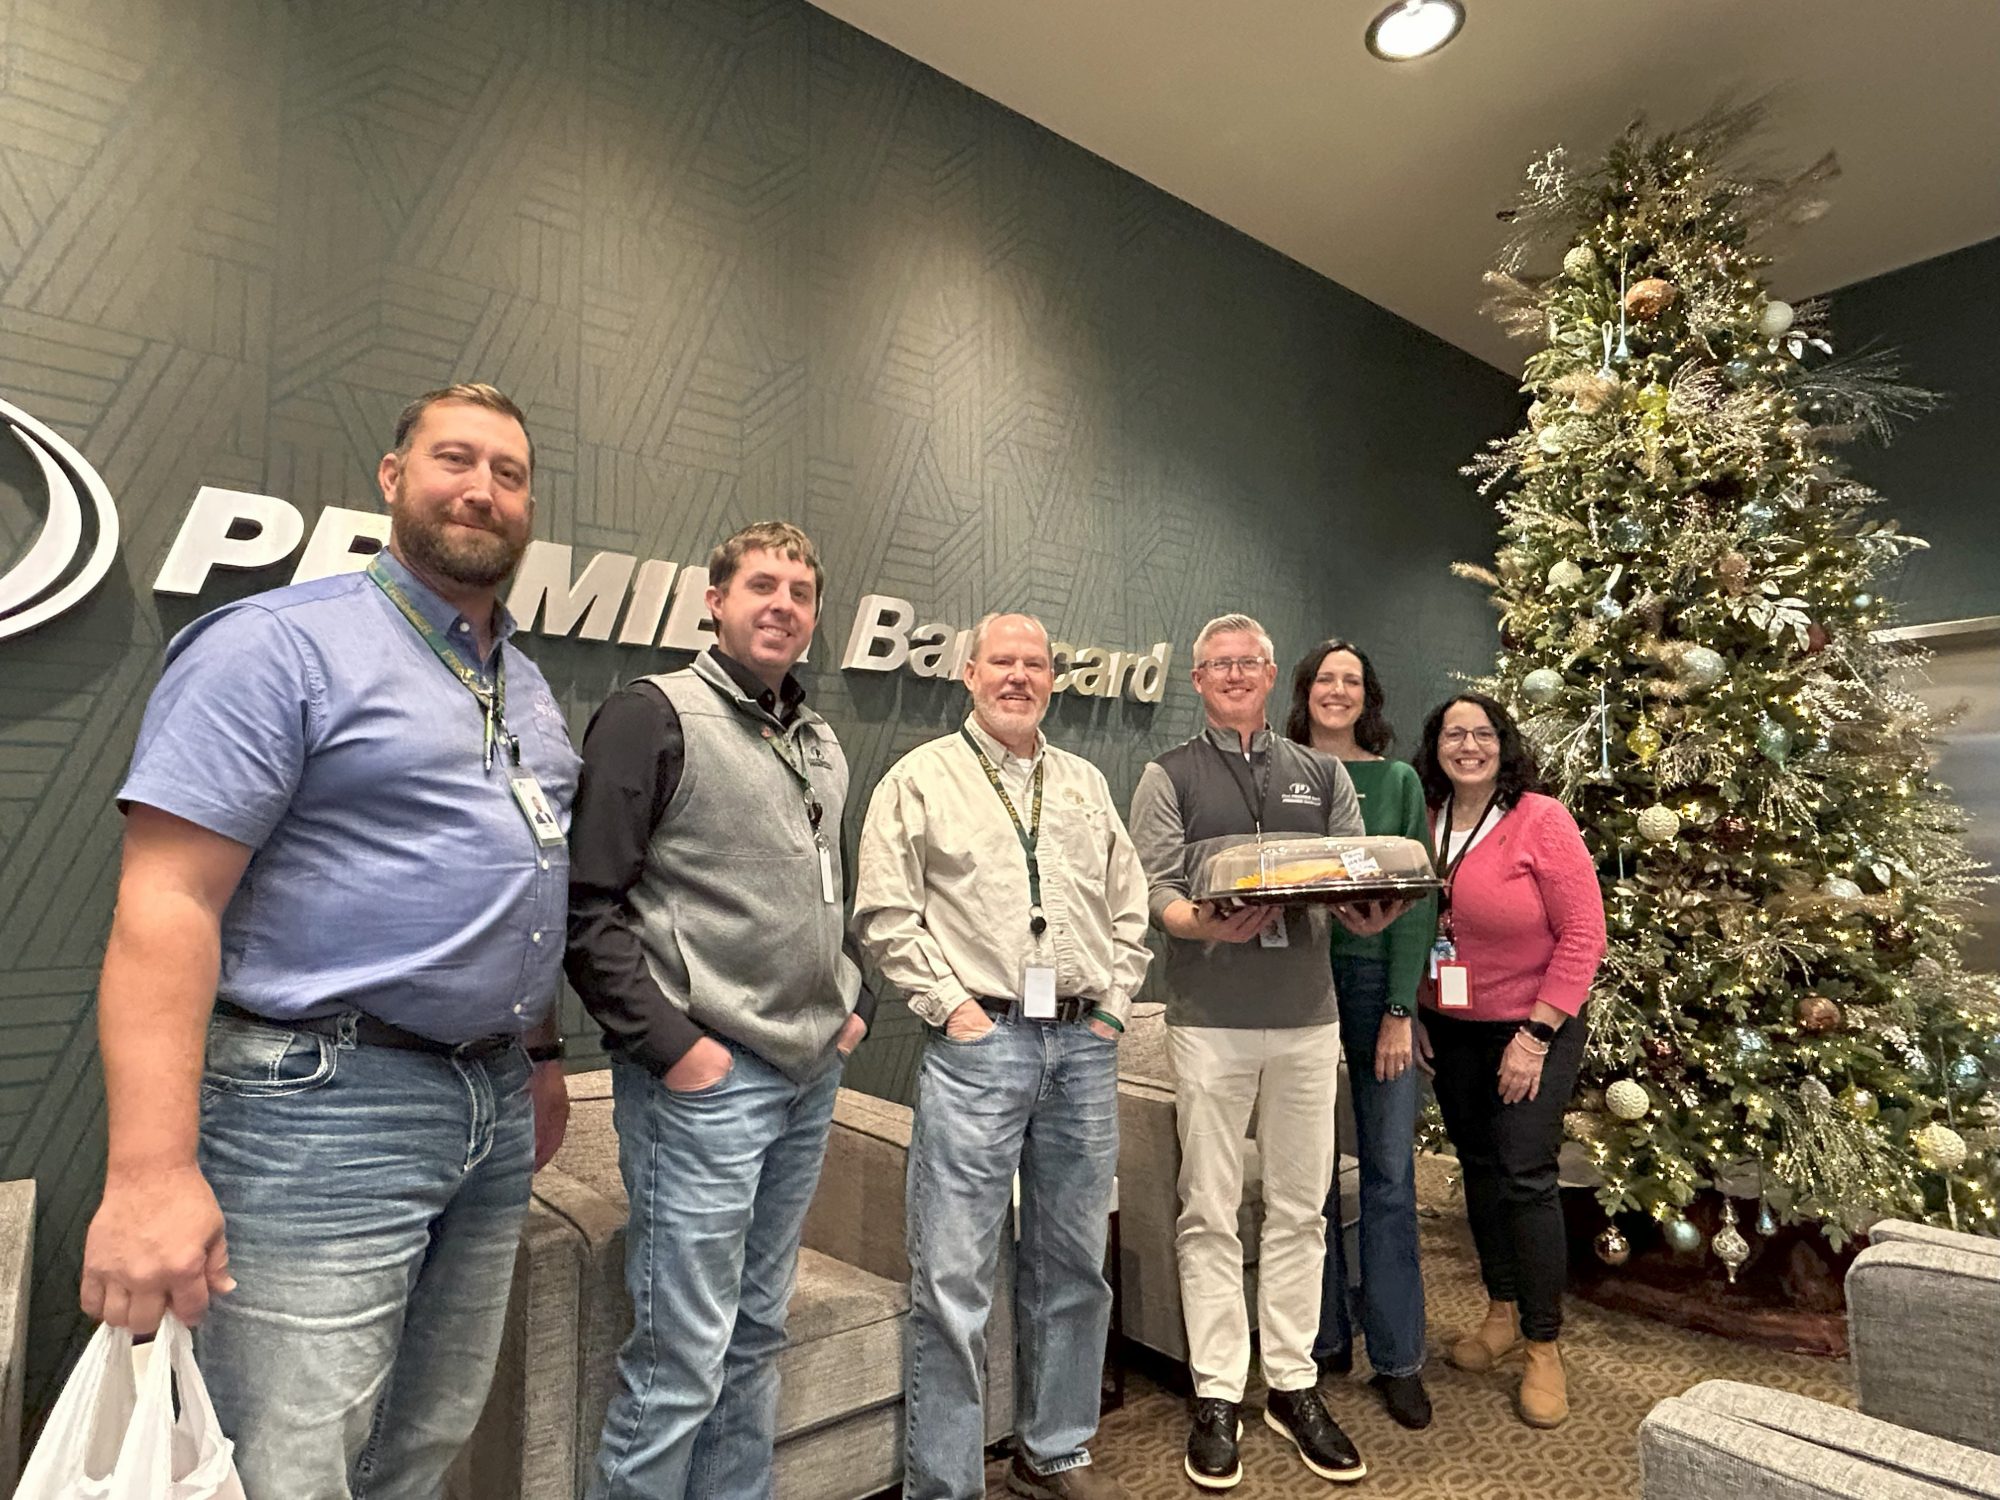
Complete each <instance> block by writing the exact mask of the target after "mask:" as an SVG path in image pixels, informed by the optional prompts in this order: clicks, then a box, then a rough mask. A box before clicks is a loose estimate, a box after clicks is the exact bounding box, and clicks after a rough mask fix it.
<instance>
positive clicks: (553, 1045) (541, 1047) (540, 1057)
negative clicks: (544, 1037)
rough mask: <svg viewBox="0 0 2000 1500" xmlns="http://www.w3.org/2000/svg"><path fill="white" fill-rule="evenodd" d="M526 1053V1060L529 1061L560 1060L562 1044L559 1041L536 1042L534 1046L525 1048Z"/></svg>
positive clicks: (545, 1061)
mask: <svg viewBox="0 0 2000 1500" xmlns="http://www.w3.org/2000/svg"><path fill="white" fill-rule="evenodd" d="M527 1053H528V1061H529V1062H531V1063H552V1062H561V1061H562V1057H563V1044H562V1043H561V1042H537V1043H536V1044H535V1045H534V1046H532V1047H530V1048H528V1049H527Z"/></svg>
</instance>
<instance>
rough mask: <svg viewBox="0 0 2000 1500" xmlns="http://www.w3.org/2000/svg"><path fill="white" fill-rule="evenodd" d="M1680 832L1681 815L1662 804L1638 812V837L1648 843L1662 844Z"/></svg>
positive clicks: (1656, 803) (1657, 803) (1658, 803)
mask: <svg viewBox="0 0 2000 1500" xmlns="http://www.w3.org/2000/svg"><path fill="white" fill-rule="evenodd" d="M1680 831H1681V815H1680V814H1679V813H1677V812H1675V811H1674V810H1673V809H1672V808H1671V807H1668V806H1667V805H1666V804H1665V803H1663V802H1655V803H1654V804H1653V805H1652V806H1651V807H1645V808H1641V809H1640V810H1639V836H1640V837H1641V838H1643V839H1645V840H1646V841H1647V842H1648V843H1654V844H1664V843H1666V842H1667V841H1668V840H1670V839H1672V838H1673V836H1674V835H1675V834H1677V833H1679V832H1680Z"/></svg>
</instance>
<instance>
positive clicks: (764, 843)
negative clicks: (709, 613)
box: [631, 657, 861, 1082]
mask: <svg viewBox="0 0 2000 1500" xmlns="http://www.w3.org/2000/svg"><path fill="white" fill-rule="evenodd" d="M645 680H646V681H648V682H650V683H652V684H653V686H655V687H657V688H658V689H659V690H660V692H661V693H662V694H664V695H665V697H666V700H667V702H669V703H671V704H672V705H673V708H674V712H675V713H676V714H678V715H679V716H680V721H681V736H682V740H683V742H684V744H685V746H686V759H685V761H684V762H683V766H682V770H681V779H680V785H679V786H678V787H676V788H675V789H674V795H673V796H672V797H671V798H670V799H668V802H667V805H666V808H665V809H664V810H663V811H662V812H661V814H660V821H659V823H658V824H657V825H656V826H655V827H654V829H653V837H652V841H651V843H650V844H649V845H648V846H647V849H646V864H645V869H644V870H643V871H642V872H641V874H640V876H639V881H638V884H636V885H635V886H633V887H632V891H631V901H632V906H633V909H634V911H636V912H637V913H638V915H639V918H640V932H641V938H642V941H643V943H644V945H645V950H646V966H647V968H648V969H650V970H651V971H652V975H653V979H654V982H655V983H657V984H658V985H659V986H660V990H661V992H662V993H663V994H665V995H666V997H667V999H668V1000H670V1001H672V1002H673V1003H674V1004H675V1005H678V1006H680V1007H681V1009H682V1010H684V1011H686V1012H687V1014H688V1016H689V1017H690V1018H691V1019H692V1020H694V1021H695V1022H696V1023H698V1024H699V1025H701V1026H703V1027H705V1028H706V1029H707V1030H709V1031H712V1032H715V1033H716V1034H717V1035H719V1036H724V1037H728V1038H729V1039H730V1040H731V1041H734V1042H740V1043H741V1044H742V1045H743V1046H745V1047H748V1048H749V1049H750V1050H751V1051H752V1052H754V1053H756V1054H757V1055H758V1056H759V1057H761V1058H763V1059H764V1060H765V1061H766V1062H768V1063H770V1064H771V1065H772V1066H773V1067H775V1068H778V1069H780V1070H781V1071H783V1072H784V1073H785V1074H787V1075H788V1076H790V1077H792V1078H794V1079H797V1080H799V1081H801V1082H804V1081H806V1080H808V1079H811V1078H814V1077H816V1076H818V1075H819V1074H820V1073H821V1072H822V1071H823V1070H824V1069H826V1068H827V1067H829V1066H831V1065H832V1063H833V1061H834V1051H833V1039H834V1037H835V1036H836V1035H837V1034H838V1033H839V1031H840V1028H841V1026H842V1024H843V1023H844V1022H845V1021H846V1020H847V1017H848V1014H849V1012H851V1011H852V1010H853V1009H854V1001H855V996H856V995H857V994H858V993H859V991H860V987H861V975H860V971H859V970H857V969H856V968H855V966H854V964H853V963H852V962H851V961H850V960H849V959H848V957H847V955H846V954H845V953H844V952H842V951H841V943H842V938H843V936H844V934H845V931H846V918H845V915H844V907H843V903H842V901H841V900H840V899H839V898H840V893H841V891H842V890H843V889H844V885H843V881H842V878H841V854H840V827H841V815H842V813H843V811H844V810H845V808H846V804H847V760H846V758H845V757H844V756H843V755H842V754H841V753H840V746H839V744H838V743H837V742H836V741H835V739H834V737H833V731H832V730H831V729H829V728H828V727H827V724H826V721H825V720H824V719H822V718H820V716H819V715H818V714H816V713H814V712H812V710H810V709H808V708H805V707H803V706H801V707H800V709H799V711H798V713H797V714H796V715H795V716H794V717H793V720H792V723H791V727H790V728H789V729H787V728H786V727H785V726H783V725H781V724H780V723H779V722H778V721H777V720H776V719H775V718H773V717H772V716H771V715H769V714H767V713H765V712H764V710H763V709H762V708H760V707H759V706H758V705H757V704H756V703H754V702H752V701H751V700H750V699H749V698H746V697H745V696H744V695H743V692H742V690H741V689H740V688H738V687H737V686H736V684H735V683H734V682H732V681H730V679H729V674H728V673H726V672H725V671H723V670H722V668H721V667H720V666H717V665H716V664H715V663H714V662H713V661H711V660H710V659H709V658H707V657H702V658H699V659H698V660H697V661H696V663H695V664H694V665H693V666H692V667H689V668H687V669H686V670H684V671H680V672H670V673H664V674H662V675H659V676H655V677H648V678H646V679H645ZM773 738H779V739H783V740H787V741H789V742H790V743H791V745H792V747H793V749H794V751H795V752H796V753H795V754H794V755H793V757H792V758H793V760H794V761H795V762H796V763H798V764H801V765H803V766H804V767H805V770H806V774H807V776H808V777H809V778H810V779H811V781H812V786H813V790H814V792H815V793H816V794H817V795H818V797H819V801H820V805H821V808H822V813H821V816H820V828H821V829H822V830H823V831H824V835H825V838H826V842H827V847H828V848H829V849H830V850H831V851H832V857H833V889H834V895H835V899H834V900H832V901H827V900H825V899H824V897H823V895H822V893H821V888H820V863H819V847H818V845H817V844H816V843H815V842H814V839H813V831H812V825H811V822H810V820H809V819H808V817H807V813H806V802H805V794H804V789H803V788H802V787H801V786H800V785H799V780H798V778H797V777H796V776H795V775H793V774H792V772H791V770H790V769H788V768H787V766H786V765H785V762H784V761H783V760H782V759H781V758H780V757H779V755H778V753H777V751H776V750H775V749H774V748H773V746H772V744H771V743H770V741H771V740H772V739H773Z"/></svg>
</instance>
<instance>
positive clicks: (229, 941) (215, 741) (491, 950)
mask: <svg viewBox="0 0 2000 1500" xmlns="http://www.w3.org/2000/svg"><path fill="white" fill-rule="evenodd" d="M383 560H384V563H385V565H386V566H387V568H388V569H389V571H390V573H391V575H392V576H393V577H394V578H395V580H396V581H397V582H398V583H399V584H400V585H401V586H402V588H403V591H404V593H405V595H406V596H407V597H408V598H409V600H410V602H411V603H412V604H413V605H415V606H416V608H417V609H418V611H419V612H420V613H421V614H423V616H424V617H425V618H426V619H427V620H428V621H429V622H430V623H431V624H432V625H433V626H434V627H435V628H436V629H437V631H438V632H439V633H440V634H441V635H443V636H444V638H445V639H446V640H447V641H448V642H449V643H450V644H451V646H452V647H453V649H454V650H455V651H456V652H457V654H458V655H459V657H460V658H461V659H462V660H463V661H464V662H465V664H466V665H467V666H469V667H471V668H472V669H473V670H474V671H476V672H479V673H481V674H482V675H483V676H484V677H485V679H486V680H487V681H489V682H490V681H491V673H492V670H493V663H494V660H495V656H494V655H493V654H489V655H488V657H487V659H486V660H485V661H483V662H482V661H480V660H479V659H478V647H477V645H476V644H475V641H474V637H473V630H472V627H471V625H470V624H469V623H468V622H467V621H465V620H464V619H463V618H461V617H460V616H459V615H458V613H457V612H456V611H455V610H454V609H453V608H452V606H451V605H449V604H447V603H446V602H445V601H444V600H443V599H441V598H439V597H438V596H437V595H436V594H435V593H433V592H432V591H431V590H429V589H428V588H426V587H424V585H423V584H421V583H419V582H418V581H417V580H416V579H415V578H414V577H412V576H411V574H410V573H409V571H408V570H407V569H405V568H404V567H402V566H401V565H400V564H399V563H397V562H396V560H395V559H394V558H392V557H389V556H388V555H387V554H386V553H385V554H384V555H383ZM502 613H503V619H502V623H501V628H500V637H501V639H500V641H499V642H498V643H497V644H496V645H495V647H494V652H495V653H504V655H505V660H506V674H507V724H506V727H507V731H508V732H509V733H510V734H513V735H516V736H518V737H519V739H520V742H521V766H520V769H522V770H526V771H532V772H533V773H534V775H535V777H536V779H537V780H538V781H539V782H540V783H541V786H542V790H543V791H544V792H545V793H546V794H547V797H548V800H549V802H550V804H551V805H552V806H553V808H554V809H555V812H556V815H557V817H558V819H559V820H560V822H561V823H562V826H563V828H564V829H565V830H567V829H568V827H569V812H570V803H571V801H572V799H573V798H574V796H575V793H576V773H577V767H578V764H579V762H578V758H577V755H576V751H575V750H574V749H573V748H572V747H571V745H570V739H569V728H568V725H567V724H566V723H565V721H564V719H563V714H562V710H561V709H560V708H559V707H558V706H557V704H556V701H555V697H554V695H553V694H552V693H551V692H550V691H549V685H548V682H547V680H546V679H545V678H544V677H543V676H542V674H541V673H540V672H539V671H538V670H536V668H535V665H534V663H533V662H531V661H529V660H528V659H527V657H525V656H523V655H522V654H521V653H520V652H519V651H518V650H516V649H515V648H514V647H513V646H512V645H510V644H508V643H507V639H506V638H507V637H508V636H510V635H511V634H512V633H513V628H514V622H513V621H512V620H511V619H508V618H505V617H504V611H503V612H502ZM484 727H485V714H484V710H483V709H481V708H480V706H479V704H478V702H477V700H476V699H475V698H474V697H473V695H472V693H471V692H470V691H468V690H467V688H466V686H465V684H464V683H462V682H460V681H459V680H458V678H457V677H456V676H455V675H454V674H453V673H452V672H451V671H450V670H449V669H448V668H447V667H446V666H445V664H444V663H443V662H441V661H439V660H438V658H437V657H436V655H435V654H433V652H432V651H431V648H430V646H429V645H427V644H426V643H425V641H424V638H423V637H422V636H421V635H419V634H418V633H417V631H416V629H415V627H413V626H412V625H411V623H410V622H409V621H408V620H407V619H405V618H404V617H403V615H402V613H401V612H400V611H399V610H398V609H397V608H396V606H395V604H394V603H393V602H391V601H390V599H389V598H388V597H387V596H386V595H385V594H384V593H383V592H382V590H381V589H380V588H378V587H377V586H376V585H375V584H374V583H373V582H372V581H371V580H370V579H369V578H368V577H367V576H366V575H365V574H360V573H349V574H344V575H341V576H340V577H336V578H324V579H320V580H318V581H316V582H313V583H303V584H297V585H294V586H293V587H291V588H284V589H276V590H274V591H272V592H270V593H267V594H259V595H257V596H255V597H254V598H250V599H246V600H244V601H242V602H241V603H239V604H232V605H228V606H226V607H225V608H222V609H218V610H216V611H215V612H214V613H212V614H209V615H204V616H203V617H202V618H201V619H199V620H196V621H195V622H194V623H193V624H192V625H190V626H188V627H187V629H185V630H183V631H182V632H181V633H180V634H179V635H177V636H175V637H174V640H173V642H172V644H171V645H169V646H168V648H167V668H166V673H165V675H164V676H163V677H162V678H161V680H160V685H159V687H158V688H157V689H155V690H154V693H153V697H152V701H151V702H150V703H149V704H148V705H147V708H146V717H145V722H144V723H143V725H142V726H141V727H140V730H139V743H138V748H137V749H136V750H135V751H134V752H133V756H132V770H131V774H130V775H129V776H128V777H127V779H126V782H125V785H124V787H123V788H122V789H121V790H120V792H119V794H118V795H119V800H120V802H121V803H130V802H141V803H145V804H147V805H149V806H152V807H157V808H160V809H162V810H163V811H165V812H169V813H172V814H174V815H175V816H176V817H180V818H185V819H187V820H188V821H189V822H191V823H197V824H199V825H201V826H202V827H203V828H207V829H209V830H211V831H213V832H215V833H219V834H221V835H223V836H224V837H225V838H230V839H234V840H236V841H237V842H238V843H242V844H247V845H249V847H250V848H251V850H252V851H253V853H252V855H251V858H250V863H249V867H248V869H247V870H246V871H245V873H244V876H243V882H242V884H241V885H240V886H238V887H237V890H236V894H235V896H234V897H233V898H232V899H231V901H230V903H229V906H228V909H227V910H226V911H225V912H224V914H223V919H222V974H221V983H220V986H219V990H218V993H219V995H220V996H221V998H223V999H226V1000H229V1001H231V1002H233V1003H234V1004H236V1005H240V1006H242V1007H243V1008H244V1009H246V1010H250V1011H254V1012H256V1013H257V1014H259V1015H263V1016H269V1017H271V1018H272V1019H274V1020H284V1019H290V1018H307V1017H318V1016H328V1015H336V1014H339V1013H341V1012H343V1011H346V1010H360V1011H363V1012H365V1013H367V1014H368V1015H372V1016H375V1017H378V1018H379V1019H381V1020H384V1021H389V1022H393V1023H394V1024H395V1025H398V1026H401V1027H404V1028H406V1029H408V1030H410V1031H415V1032H418V1033H421V1034H422V1035H424V1036H428V1037H433V1038H435V1039H437V1040H440V1041H446V1042H461V1041H467V1040H470V1039H471V1038H473V1037H480V1036H490V1035H493V1034H495V1033H503V1032H504V1033H512V1032H522V1031H527V1030H529V1029H531V1028H532V1027H533V1026H534V1025H535V1024H536V1023H537V1022H539V1021H540V1020H541V1019H542V1018H543V1017H544V1016H545V1015H546V1014H547V1013H548V1010H549V1007H550V1006H551V1005H552V1004H553V1003H554V1002H555V998H556V995H557V992H558V985H559V983H560V966H561V963H562V952H563V918H564V905H565V901H566V899H567V892H568V885H569V857H568V851H567V849H566V848H565V847H563V846H561V845H556V846H554V847H548V848H544V847H542V846H540V845H538V844H537V843H536V841H535V837H534V834H533V833H532V832H531V830H530V829H529V827H528V822H527V819H526V817H525V816H524V815H523V814H522V812H521V809H520V806H519V804H518V803H517V802H516V801H515V799H514V794H513V791H512V789H511V788H510V787H509V785H508V775H509V773H510V772H512V771H513V770H514V769H515V768H514V767H513V765H512V763H511V760H510V758H509V757H508V755H507V754H506V751H505V746H504V745H503V746H502V747H501V748H500V749H499V750H498V751H497V752H496V753H495V755H494V757H493V765H492V768H491V769H490V770H489V769H486V768H484V767H483V765H482V760H483V757H482V754H481V741H482V734H483V730H484Z"/></svg>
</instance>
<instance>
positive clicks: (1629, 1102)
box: [1604, 1078, 1653, 1120]
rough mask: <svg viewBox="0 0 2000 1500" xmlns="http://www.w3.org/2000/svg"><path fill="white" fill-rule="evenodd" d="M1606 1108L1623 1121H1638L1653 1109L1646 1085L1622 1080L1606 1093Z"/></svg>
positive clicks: (1630, 1080)
mask: <svg viewBox="0 0 2000 1500" xmlns="http://www.w3.org/2000/svg"><path fill="white" fill-rule="evenodd" d="M1604 1107H1605V1108H1606V1109H1608V1110H1610V1111H1611V1113H1612V1114H1614V1115H1616V1116H1617V1117H1618V1118H1619V1119H1621V1120H1638V1119H1643V1118H1644V1117H1645V1114H1646V1111H1647V1110H1649V1109H1651V1108H1652V1107H1653V1101H1652V1099H1651V1097H1650V1096H1649V1095H1648V1094H1647V1093H1646V1088H1645V1085H1644V1084H1641V1083H1637V1082H1634V1081H1633V1080H1632V1079H1630V1078H1621V1079H1619V1080H1618V1081H1617V1082H1616V1083H1614V1084H1612V1085H1611V1087H1610V1088H1608V1089H1606V1090H1605V1091H1604Z"/></svg>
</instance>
